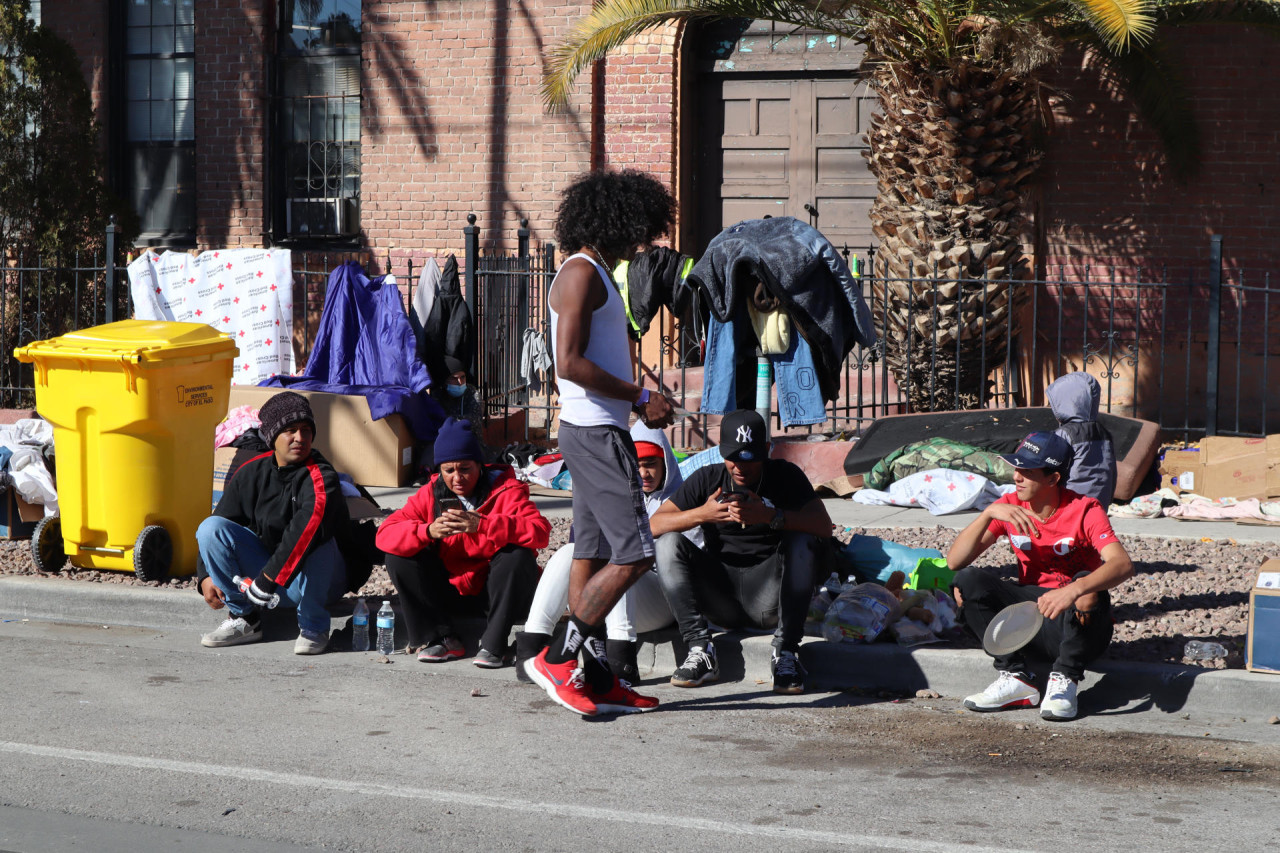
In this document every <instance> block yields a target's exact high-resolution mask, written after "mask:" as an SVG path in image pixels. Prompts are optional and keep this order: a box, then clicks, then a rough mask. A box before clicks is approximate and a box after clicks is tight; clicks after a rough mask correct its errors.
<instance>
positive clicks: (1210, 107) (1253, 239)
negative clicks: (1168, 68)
mask: <svg viewBox="0 0 1280 853" xmlns="http://www.w3.org/2000/svg"><path fill="white" fill-rule="evenodd" d="M1173 45H1174V48H1175V56H1178V57H1181V58H1182V59H1183V60H1184V61H1183V62H1182V63H1181V66H1180V68H1181V72H1182V73H1183V74H1184V75H1185V78H1186V83H1187V87H1188V89H1189V90H1190V92H1191V95H1192V98H1193V103H1194V108H1195V114H1196V117H1197V119H1198V121H1199V127H1200V132H1201V140H1202V143H1201V144H1202V151H1203V159H1202V164H1201V169H1200V171H1199V174H1197V175H1196V176H1195V177H1194V178H1192V179H1191V180H1190V181H1188V182H1186V183H1185V184H1183V183H1180V182H1179V181H1177V180H1175V179H1174V178H1173V177H1172V176H1170V175H1169V170H1168V167H1167V165H1166V163H1165V162H1164V158H1163V156H1162V154H1161V150H1160V143H1159V140H1158V139H1157V138H1156V137H1155V135H1154V134H1153V133H1152V132H1151V131H1150V130H1149V129H1148V128H1147V127H1146V125H1144V124H1143V123H1142V122H1141V120H1139V119H1138V118H1137V117H1135V116H1134V115H1132V114H1131V112H1130V110H1129V107H1128V105H1127V103H1126V102H1124V101H1122V100H1120V98H1119V97H1117V96H1116V95H1115V94H1113V93H1112V92H1111V91H1109V90H1108V87H1107V86H1106V84H1105V83H1104V82H1103V81H1102V80H1100V78H1099V73H1098V70H1097V69H1096V67H1094V65H1093V63H1090V62H1089V61H1088V60H1087V59H1085V58H1082V57H1080V56H1079V55H1076V56H1075V57H1074V58H1070V57H1069V58H1068V59H1067V60H1066V61H1065V62H1064V66H1063V72H1062V73H1061V74H1060V75H1059V76H1057V78H1056V79H1054V80H1052V81H1050V82H1051V83H1053V84H1055V85H1057V86H1059V87H1061V88H1062V89H1063V90H1064V92H1065V94H1066V95H1067V97H1068V100H1067V102H1066V103H1063V104H1060V105H1059V106H1058V108H1057V109H1056V110H1055V114H1056V116H1057V129H1056V131H1055V132H1054V134H1053V136H1052V137H1051V139H1050V144H1049V156H1048V160H1047V163H1048V171H1047V180H1046V183H1045V208H1044V215H1045V224H1046V237H1047V243H1048V250H1049V251H1048V257H1047V260H1048V261H1049V263H1050V264H1051V265H1052V264H1059V263H1061V264H1068V265H1074V266H1076V267H1078V266H1079V265H1081V264H1082V263H1083V262H1084V261H1086V260H1087V261H1089V262H1090V263H1091V264H1093V265H1094V266H1095V267H1097V266H1098V265H1105V264H1108V263H1114V264H1117V265H1120V266H1145V267H1148V268H1150V269H1152V270H1153V271H1158V270H1159V269H1160V266H1161V265H1162V264H1168V265H1169V271H1170V275H1171V276H1172V275H1174V274H1175V271H1176V272H1177V274H1179V275H1180V276H1183V275H1185V273H1184V271H1185V270H1187V269H1188V268H1190V269H1193V270H1194V271H1195V272H1196V273H1197V276H1198V278H1200V279H1201V280H1203V278H1204V277H1205V275H1206V273H1205V271H1206V268H1207V254H1208V250H1209V238H1210V236H1211V235H1213V234H1220V235H1222V236H1223V253H1224V258H1225V263H1226V266H1227V267H1228V268H1249V269H1254V270H1260V269H1266V268H1268V267H1270V266H1274V264H1275V261H1276V259H1277V256H1278V250H1277V234H1280V194H1278V193H1277V192H1276V190H1277V187H1278V185H1280V179H1277V175H1276V170H1275V163H1276V158H1277V153H1276V152H1277V146H1278V144H1280V51H1277V50H1276V49H1275V41H1274V39H1272V38H1270V37H1268V36H1266V35H1263V34H1258V33H1249V32H1246V31H1243V30H1241V29H1238V28H1229V27H1203V28H1200V29H1198V30H1195V31H1186V32H1182V33H1178V34H1176V35H1175V36H1174V37H1173ZM1051 275H1056V273H1053V272H1051Z"/></svg>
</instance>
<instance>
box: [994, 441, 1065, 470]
mask: <svg viewBox="0 0 1280 853" xmlns="http://www.w3.org/2000/svg"><path fill="white" fill-rule="evenodd" d="M1000 458H1001V459H1003V460H1004V461H1005V462H1008V463H1009V464H1010V465H1012V466H1013V467H1014V468H1045V469H1047V470H1050V471H1065V470H1066V468H1067V466H1068V465H1070V464H1071V444H1070V443H1069V442H1068V441H1067V440H1066V439H1065V438H1063V437H1062V436H1060V435H1058V434H1057V433H1053V432H1033V433H1031V434H1030V435H1028V436H1027V437H1026V438H1024V439H1022V443H1021V444H1019V445H1018V449H1017V450H1015V451H1014V452H1013V453H1010V454H1007V455H1006V454H1002V455H1001V456H1000Z"/></svg>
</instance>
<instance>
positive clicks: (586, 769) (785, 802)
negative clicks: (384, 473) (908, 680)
mask: <svg viewBox="0 0 1280 853" xmlns="http://www.w3.org/2000/svg"><path fill="white" fill-rule="evenodd" d="M291 649H292V643H291V642H288V641H286V642H272V643H263V644H259V645H255V646H249V647H242V648H239V649H229V650H220V651H214V650H208V649H202V648H200V647H199V645H198V643H197V638H196V637H195V636H193V635H191V634H189V633H186V632H183V633H169V634H165V633H160V632H157V631H154V630H147V629H137V628H121V627H112V628H103V627H93V626H84V625H57V624H48V623H38V622H25V623H24V622H10V623H4V624H2V625H0V659H3V661H4V665H3V670H2V672H3V687H2V688H0V721H2V722H0V851H6V853H7V852H8V851H14V853H37V852H38V851H39V853H45V851H63V850H92V851H113V850H142V851H147V850H174V849H183V850H197V851H205V850H209V851H212V850H223V851H233V850H234V851H241V850H244V851H251V853H257V851H263V853H273V851H289V850H298V849H326V850H352V851H368V850H378V851H399V850H415V851H416V850H446V849H447V850H494V849H502V850H592V851H596V850H606V851H607V850H624V849H679V850H694V851H701V850H734V851H741V850H744V849H746V850H755V849H762V848H768V849H770V850H772V851H793V850H796V851H799V850H855V851H907V852H908V853H917V851H951V850H956V849H964V850H968V851H1031V850H1046V851H1048V850H1053V851H1056V850H1111V849H1121V848H1127V849H1135V850H1143V851H1149V850H1179V851H1180V850H1188V851H1190V850H1203V849H1206V848H1208V849H1231V850H1263V849H1276V845H1277V842H1276V840H1275V835H1274V826H1275V815H1276V814H1277V807H1278V805H1280V803H1278V802H1277V800H1278V799H1280V794H1278V793H1277V790H1278V789H1280V786H1277V785H1276V784H1275V772H1274V771H1275V767H1274V766H1273V757H1274V755H1275V754H1276V747H1275V745H1274V743H1259V744H1256V745H1255V744H1250V743H1249V742H1248V740H1247V738H1246V739H1245V740H1235V741H1233V742H1232V743H1230V744H1228V746H1229V747H1230V749H1231V750H1233V752H1232V755H1234V756H1236V757H1237V758H1239V757H1241V756H1243V757H1244V758H1246V759H1247V758H1248V757H1249V756H1250V754H1251V752H1250V751H1251V750H1256V751H1257V752H1256V757H1257V758H1258V761H1259V762H1261V764H1258V763H1256V762H1255V764H1253V765H1248V766H1247V767H1246V766H1245V764H1239V765H1235V764H1233V765H1232V766H1231V767H1227V766H1226V764H1225V763H1224V767H1223V768H1222V769H1224V772H1222V773H1217V772H1216V770H1217V769H1218V768H1213V767H1210V768H1208V770H1204V768H1201V770H1202V771H1204V772H1200V773H1198V775H1195V776H1194V777H1186V778H1179V777H1178V774H1177V773H1174V774H1170V773H1167V772H1160V771H1158V770H1153V769H1150V768H1146V769H1141V768H1145V767H1146V765H1142V764H1140V763H1134V764H1131V765H1116V766H1114V767H1110V768H1108V767H1107V766H1106V763H1105V762H1102V763H1098V762H1097V761H1096V756H1098V755H1104V756H1105V754H1106V751H1107V749H1108V748H1109V745H1111V744H1117V745H1119V744H1121V743H1123V741H1122V740H1120V739H1118V738H1120V737H1121V735H1119V734H1118V733H1117V732H1116V731H1115V730H1114V726H1115V725H1117V723H1116V722H1115V720H1110V721H1108V722H1107V725H1108V726H1111V727H1113V728H1112V729H1111V730H1108V729H1104V728H1102V727H1101V724H1098V725H1094V724H1090V725H1087V726H1082V727H1079V728H1071V727H1070V724H1068V725H1067V726H1064V725H1063V724H1059V725H1057V726H1054V725H1053V724H1048V723H1043V722H1042V721H1039V720H1038V719H1036V718H1035V717H1034V716H1033V715H1030V714H1027V715H1024V716H1022V717H1019V718H1016V719H1018V720H1021V721H1022V722H1020V723H1015V722H1014V719H1015V718H1013V717H1009V718H1008V719H1007V720H1004V719H1002V720H999V721H995V722H990V720H991V718H990V717H984V718H983V719H982V720H981V723H982V726H981V727H978V728H974V727H972V726H970V727H968V728H967V729H966V733H965V734H964V737H966V738H967V739H969V740H971V741H972V742H973V743H974V744H977V749H978V750H979V752H976V753H975V754H973V755H969V754H968V753H964V752H958V753H957V752H947V753H946V754H943V753H942V752H941V751H940V748H939V743H938V742H937V741H936V739H934V740H932V741H931V739H930V738H929V737H927V736H926V735H928V734H930V733H931V732H935V730H936V728H937V727H942V726H948V725H951V726H953V725H955V722H954V721H958V720H961V718H962V717H964V718H965V721H966V722H968V718H971V717H973V716H974V715H965V714H964V712H961V711H959V710H958V704H957V703H956V701H955V700H954V699H942V700H937V701H933V702H930V703H927V704H924V703H920V702H918V701H915V700H913V701H909V702H901V703H893V702H891V701H890V700H889V699H887V698H877V697H867V696H857V695H854V694H849V693H840V694H826V693H819V694H809V695H805V696H801V697H778V696H773V695H772V694H769V693H767V692H765V691H766V689H767V685H758V684H756V683H755V682H754V680H752V681H749V682H748V681H738V682H730V683H726V684H720V685H717V686H714V687H709V688H704V689H700V690H696V691H682V690H678V689H676V688H672V687H670V686H667V685H655V684H651V685H649V689H651V690H652V691H653V692H654V693H655V694H656V695H659V696H660V697H661V698H662V700H663V702H664V710H662V711H660V712H657V713H652V714H646V715H636V716H632V717H624V718H603V719H597V720H582V719H580V718H578V717H576V716H574V715H572V714H570V713H568V712H567V711H564V710H563V709H561V708H559V707H558V706H555V705H553V704H552V703H551V702H550V701H549V700H548V699H547V698H546V697H545V696H544V695H543V694H541V693H540V692H539V691H537V690H536V689H535V688H532V687H529V686H527V685H521V684H518V683H516V682H515V681H514V678H513V677H512V673H511V671H510V670H506V671H501V672H497V673H493V672H482V671H480V670H477V669H475V668H474V667H472V666H469V665H467V664H466V663H465V662H463V663H452V664H447V665H442V666H427V665H423V664H418V663H417V662H416V661H413V660H411V659H409V658H407V657H404V656H396V657H394V658H393V659H392V660H393V661H394V662H392V663H380V662H379V661H378V658H377V656H376V655H375V654H357V653H350V652H347V653H331V654H327V655H324V656H320V657H315V658H303V657H295V656H294V655H292V654H291ZM1001 716H1002V717H1004V716H1005V715H1001ZM1199 722H1200V721H1195V723H1193V724H1189V725H1191V726H1194V725H1195V724H1197V723H1199ZM1017 726H1021V728H1020V729H1017V728H1016V727H1017ZM1204 727H1205V728H1206V730H1205V731H1204V732H1203V733H1201V732H1200V730H1199V728H1195V730H1194V731H1192V728H1188V732H1187V735H1186V736H1185V737H1180V738H1178V739H1179V741H1182V742H1184V743H1183V746H1184V747H1185V744H1186V743H1191V744H1192V745H1193V747H1194V746H1196V745H1197V744H1195V742H1194V741H1192V740H1191V737H1192V736H1194V737H1202V736H1204V735H1209V734H1210V733H1211V732H1210V731H1209V730H1208V727H1207V724H1206V725H1205V726H1204ZM913 729H914V730H918V731H919V732H920V733H921V737H920V748H919V749H917V750H913V749H912V748H911V737H910V736H909V735H910V733H911V732H912V731H913ZM1015 729H1016V730H1015ZM1247 730H1248V729H1247V728H1244V727H1242V729H1241V731H1247ZM904 732H906V733H907V736H906V737H904V734H903V733H904ZM1238 734H1239V733H1238V732H1236V733H1231V734H1228V735H1226V737H1227V739H1228V740H1230V739H1231V738H1233V737H1237V736H1238ZM1054 737H1064V738H1066V739H1067V740H1065V741H1061V742H1062V743H1068V742H1069V743H1070V747H1069V748H1068V749H1067V750H1066V751H1065V754H1066V755H1067V756H1070V755H1072V754H1080V755H1084V754H1089V755H1092V756H1095V761H1094V763H1092V764H1089V765H1088V767H1087V768H1084V769H1083V771H1082V768H1080V767H1077V768H1075V772H1063V773H1059V772H1057V765H1056V764H1055V762H1054V761H1053V760H1050V761H1049V763H1048V764H1045V762H1044V760H1043V749H1041V748H1040V747H1037V746H1036V744H1050V743H1052V741H1051V738H1054ZM1127 737H1130V738H1143V737H1150V735H1146V734H1138V733H1135V734H1132V735H1127ZM981 738H992V739H993V740H992V741H991V743H992V744H993V745H992V746H990V747H988V746H986V745H985V743H986V742H985V741H984V740H982V739H981ZM1218 738H1219V735H1218V734H1216V733H1215V734H1214V736H1213V737H1212V738H1210V739H1209V740H1207V741H1206V742H1205V743H1206V746H1205V750H1206V751H1205V752H1204V753H1201V754H1202V755H1206V756H1208V755H1210V752H1211V751H1212V749H1211V747H1210V746H1209V744H1210V741H1211V742H1212V744H1213V748H1218V749H1223V748H1226V747H1224V746H1223V743H1225V741H1222V742H1220V741H1219V739H1218ZM1019 739H1021V740H1019ZM997 742H1007V743H1025V744H1026V751H1027V754H1031V753H1033V752H1036V751H1037V750H1039V752H1040V755H1041V757H1040V758H1039V759H1037V761H1036V762H1032V761H1026V762H1023V763H1016V764H1015V763H1009V764H1002V763H999V761H997V759H995V758H993V757H992V756H998V755H1001V754H1002V753H1000V752H997V751H996V750H997V749H998V747H997V746H995V744H996V743H997ZM1045 748H1046V749H1052V747H1045ZM1005 751H1006V752H1009V753H1010V754H1013V753H1014V751H1013V750H1012V749H1010V748H1009V747H1008V746H1007V745H1006V747H1005ZM1216 754H1217V753H1214V755H1216ZM1206 760H1210V761H1218V760H1219V759H1217V758H1214V757H1212V756H1211V757H1210V758H1208V759H1206ZM1068 763H1069V762H1068ZM1219 763H1222V762H1219ZM1246 764H1247V762H1246ZM1168 766H1170V767H1185V766H1189V765H1185V764H1183V765H1176V764H1170V765H1168ZM1237 766H1238V767H1242V768H1244V769H1242V770H1241V772H1239V773H1228V772H1225V770H1228V769H1237ZM1126 767H1130V768H1132V767H1138V768H1139V769H1138V770H1133V769H1129V770H1126V769H1125V768H1126ZM1228 777H1230V778H1228ZM1237 777H1238V779H1237Z"/></svg>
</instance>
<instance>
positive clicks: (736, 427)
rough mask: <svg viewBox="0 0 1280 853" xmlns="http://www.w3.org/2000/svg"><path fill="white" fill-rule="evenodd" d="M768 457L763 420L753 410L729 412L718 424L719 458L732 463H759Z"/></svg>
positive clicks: (767, 444) (767, 443)
mask: <svg viewBox="0 0 1280 853" xmlns="http://www.w3.org/2000/svg"><path fill="white" fill-rule="evenodd" d="M768 455H769V442H768V441H767V440H766V439H765V435H764V418H762V417H760V413H759V412H757V411H755V410H754V409H740V410H738V411H736V412H730V413H729V414H727V415H725V416H724V420H722V421H721V422H720V457H721V458H722V459H732V460H733V461H734V462H760V461H762V460H764V458H765V457H767V456H768Z"/></svg>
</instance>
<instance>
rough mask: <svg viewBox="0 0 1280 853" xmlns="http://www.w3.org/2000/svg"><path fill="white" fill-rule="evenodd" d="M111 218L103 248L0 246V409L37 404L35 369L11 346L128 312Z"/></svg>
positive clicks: (80, 327)
mask: <svg viewBox="0 0 1280 853" xmlns="http://www.w3.org/2000/svg"><path fill="white" fill-rule="evenodd" d="M123 260H124V258H123V256H122V253H121V247H118V246H117V245H116V224H115V218H114V217H112V221H111V223H110V224H109V225H108V226H107V228H106V231H105V239H104V241H103V247H102V250H101V251H96V252H76V253H75V254H74V255H73V256H71V257H43V256H41V255H39V254H37V253H34V252H31V253H28V252H25V251H19V250H14V249H11V248H10V247H6V246H0V408H7V409H31V408H34V406H35V376H34V367H33V365H30V364H22V363H20V362H19V361H18V360H17V358H15V357H14V354H13V350H14V348H15V347H20V346H24V345H26V344H29V343H31V342H32V341H39V340H45V339H47V338H53V337H57V336H58V335H63V334H66V333H67V332H72V331H75V330H77V329H83V328H86V327H88V326H93V325H96V324H98V323H110V322H112V321H113V320H116V319H123V318H125V317H128V316H129V289H128V285H127V279H126V277H125V271H124V266H123V263H122V261H123Z"/></svg>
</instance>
